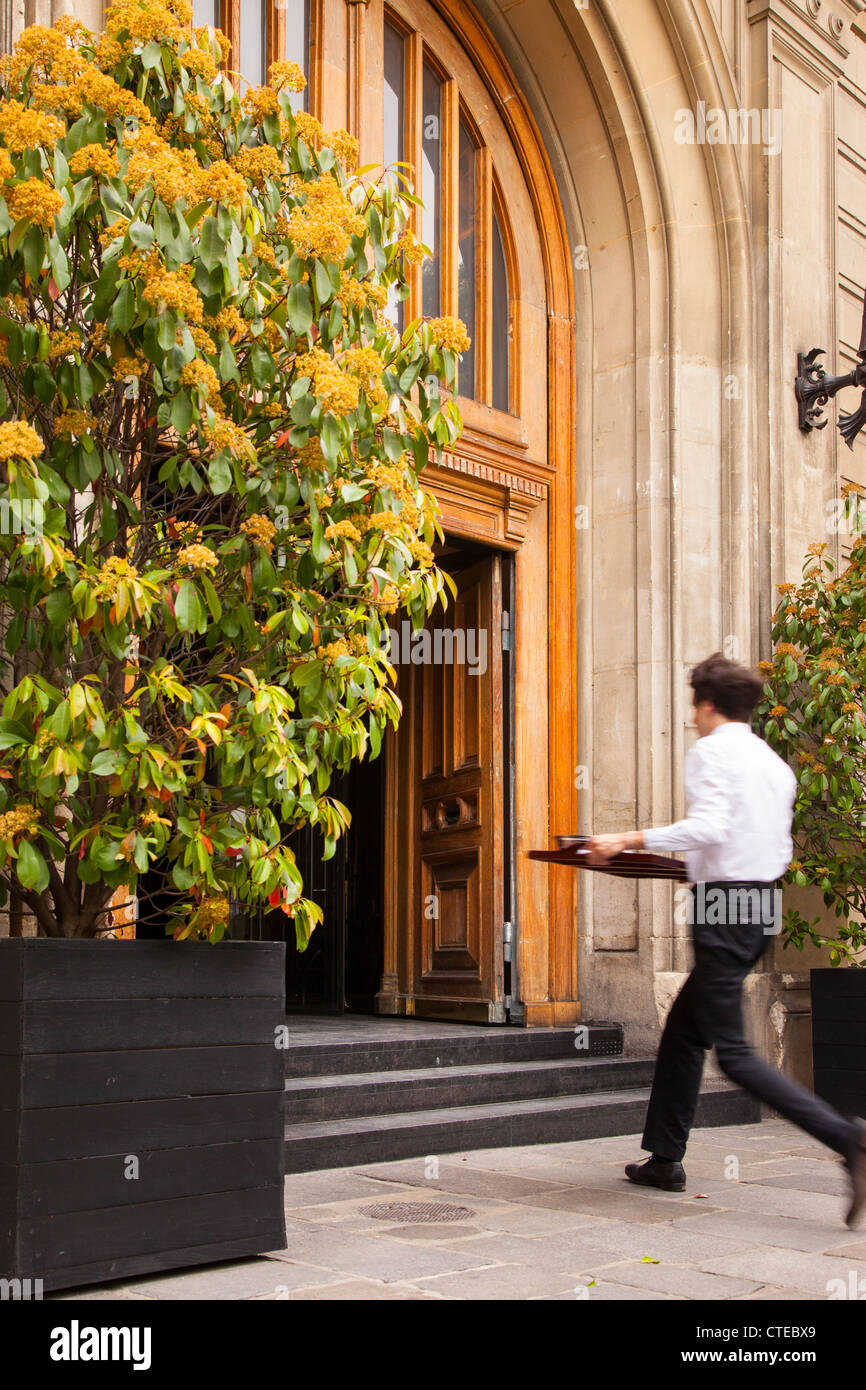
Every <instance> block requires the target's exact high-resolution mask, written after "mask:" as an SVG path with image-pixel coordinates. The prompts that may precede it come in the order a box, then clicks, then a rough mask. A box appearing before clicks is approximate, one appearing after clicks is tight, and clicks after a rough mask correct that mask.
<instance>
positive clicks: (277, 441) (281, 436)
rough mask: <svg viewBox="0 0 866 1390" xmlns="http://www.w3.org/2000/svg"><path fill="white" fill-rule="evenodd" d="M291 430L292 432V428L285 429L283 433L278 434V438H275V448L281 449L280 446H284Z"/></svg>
mask: <svg viewBox="0 0 866 1390" xmlns="http://www.w3.org/2000/svg"><path fill="white" fill-rule="evenodd" d="M291 432H292V431H291V430H283V432H282V434H278V435H277V437H276V439H275V440H274V448H275V449H280V448H282V446H283V445H284V444H285V443H286V441H287V439H288V437H289V435H290V434H291Z"/></svg>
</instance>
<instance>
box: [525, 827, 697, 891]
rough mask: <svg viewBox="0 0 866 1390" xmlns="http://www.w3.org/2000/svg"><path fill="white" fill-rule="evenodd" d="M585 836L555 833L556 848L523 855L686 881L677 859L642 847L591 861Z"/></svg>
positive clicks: (626, 875)
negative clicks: (604, 859) (603, 861)
mask: <svg viewBox="0 0 866 1390" xmlns="http://www.w3.org/2000/svg"><path fill="white" fill-rule="evenodd" d="M589 838H590V837H589V836H588V835H557V837H556V842H557V844H558V845H559V848H558V849H531V850H530V851H529V853H528V856H527V857H528V858H529V859H539V860H541V861H542V863H544V864H569V865H571V867H572V868H573V869H590V870H592V871H594V872H595V873H597V874H613V875H614V877H615V878H669V879H674V880H676V881H677V882H680V883H686V882H688V879H687V876H686V866H685V864H684V863H683V861H682V860H681V859H669V858H668V857H667V856H666V855H663V854H648V853H647V852H646V851H645V850H636V849H624V850H623V851H622V853H620V854H615V855H614V856H613V858H612V859H608V860H607V861H606V863H604V864H591V863H590V860H589V851H588V850H587V849H586V845H587V842H588V840H589Z"/></svg>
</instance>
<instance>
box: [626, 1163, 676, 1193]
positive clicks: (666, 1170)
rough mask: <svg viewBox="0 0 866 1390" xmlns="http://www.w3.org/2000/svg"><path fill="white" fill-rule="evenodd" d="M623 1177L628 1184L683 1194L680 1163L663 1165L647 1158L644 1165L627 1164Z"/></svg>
mask: <svg viewBox="0 0 866 1390" xmlns="http://www.w3.org/2000/svg"><path fill="white" fill-rule="evenodd" d="M625 1175H626V1177H627V1178H628V1180H629V1182H638V1183H641V1184H642V1185H643V1186H644V1187H660V1188H661V1189H662V1191H664V1192H685V1190H686V1175H685V1172H684V1170H683V1165H682V1164H681V1163H663V1162H662V1161H661V1159H658V1158H648V1159H647V1160H646V1162H645V1163H627V1164H626V1165H625Z"/></svg>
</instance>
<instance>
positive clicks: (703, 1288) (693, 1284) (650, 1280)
mask: <svg viewBox="0 0 866 1390" xmlns="http://www.w3.org/2000/svg"><path fill="white" fill-rule="evenodd" d="M596 1277H597V1278H598V1279H599V1280H600V1281H604V1280H606V1279H614V1280H616V1282H617V1283H619V1284H625V1285H627V1286H634V1287H635V1288H639V1289H640V1288H644V1289H654V1290H655V1291H656V1292H657V1293H667V1294H678V1295H679V1296H680V1297H681V1298H712V1299H722V1298H735V1297H736V1296H737V1295H738V1294H748V1293H752V1292H753V1291H754V1290H755V1289H758V1288H760V1280H755V1279H736V1278H732V1277H731V1276H729V1275H718V1274H704V1273H702V1272H701V1271H700V1270H697V1269H690V1268H689V1267H688V1266H685V1265H675V1264H657V1265H653V1264H638V1263H636V1262H630V1263H628V1264H624V1265H623V1264H618V1265H616V1266H615V1267H614V1268H612V1269H605V1268H601V1269H599V1270H597V1271H596Z"/></svg>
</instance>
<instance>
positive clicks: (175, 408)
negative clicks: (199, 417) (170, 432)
mask: <svg viewBox="0 0 866 1390" xmlns="http://www.w3.org/2000/svg"><path fill="white" fill-rule="evenodd" d="M192 416H193V408H192V398H191V397H190V394H189V392H188V391H180V392H179V393H178V394H177V395H176V396H175V398H174V400H173V401H172V403H171V423H172V424H173V425H174V427H175V429H176V430H177V432H178V434H179V435H180V437H181V439H183V437H184V436H185V434H186V432H187V430H188V429H189V427H190V425H191V424H192Z"/></svg>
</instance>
